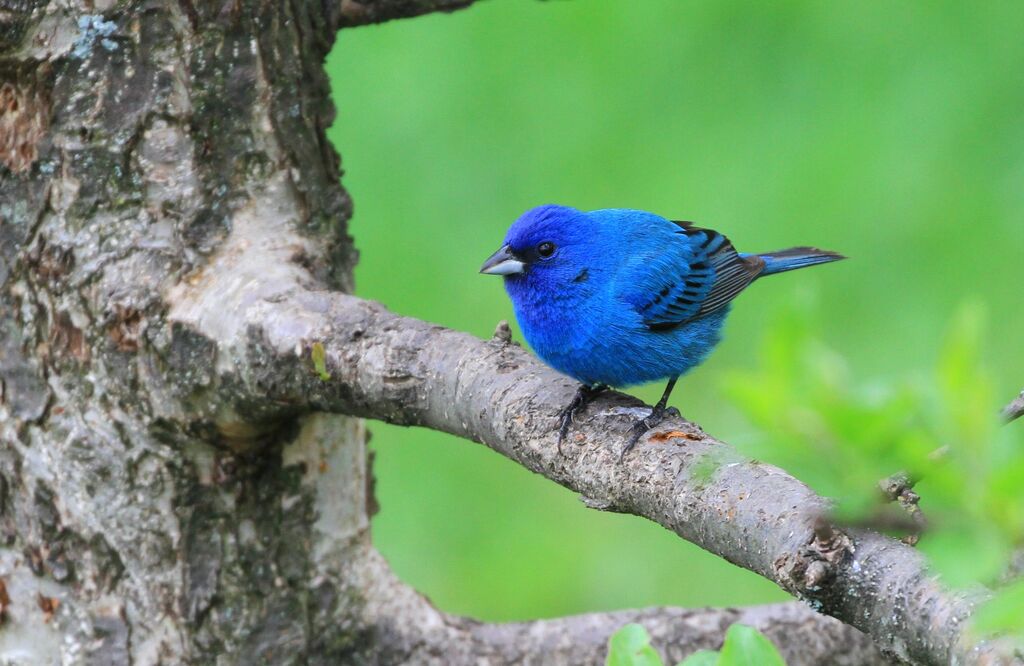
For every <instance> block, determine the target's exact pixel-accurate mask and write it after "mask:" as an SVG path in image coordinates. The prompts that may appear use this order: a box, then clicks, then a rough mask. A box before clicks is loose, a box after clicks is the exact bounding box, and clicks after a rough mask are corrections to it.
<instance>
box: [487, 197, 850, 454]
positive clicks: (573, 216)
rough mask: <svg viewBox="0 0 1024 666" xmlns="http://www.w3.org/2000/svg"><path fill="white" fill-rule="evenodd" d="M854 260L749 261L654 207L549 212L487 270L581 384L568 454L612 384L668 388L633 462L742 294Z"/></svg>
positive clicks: (779, 257) (527, 327)
mask: <svg viewBox="0 0 1024 666" xmlns="http://www.w3.org/2000/svg"><path fill="white" fill-rule="evenodd" d="M843 258H844V257H843V256H842V255H840V254H837V253H835V252H827V251H824V250H818V249H815V248H810V247H794V248H790V249H788V250H781V251H779V252H768V253H766V254H746V253H742V252H737V251H736V250H735V248H733V246H732V243H730V242H729V239H728V238H726V237H725V236H723V235H722V234H720V233H718V232H717V231H712V230H711V229H702V228H700V227H697V226H694V225H693V224H692V223H690V222H675V221H670V220H667V219H665V218H663V217H661V216H659V215H655V214H653V213H648V212H645V211H642V210H629V209H606V210H595V211H589V212H584V211H580V210H576V209H575V208H569V207H566V206H555V205H547V206H539V207H537V208H533V209H531V210H528V211H527V212H526V213H524V214H523V215H522V217H520V218H519V219H518V220H516V221H515V222H514V223H513V224H512V226H511V227H510V228H509V230H508V233H507V234H506V235H505V242H504V244H503V245H502V247H501V249H500V250H498V251H497V252H495V253H494V254H493V255H491V257H490V258H488V259H487V261H486V262H485V263H484V265H483V267H482V268H481V269H480V272H481V273H486V274H490V275H502V276H504V279H505V289H506V291H507V292H508V295H509V298H511V299H512V305H513V308H514V309H515V313H516V319H517V320H518V321H519V326H520V328H522V331H523V336H524V337H525V338H526V341H527V342H528V343H529V344H530V346H531V347H533V349H534V351H535V352H536V353H537V355H538V356H540V357H541V358H542V359H543V360H544V361H545V362H546V363H547V364H548V365H550V366H551V367H553V368H554V369H555V370H558V371H559V372H562V373H564V374H566V375H569V376H570V377H572V378H574V379H576V380H577V381H579V382H580V383H581V386H580V388H579V390H578V391H577V393H576V395H575V397H574V398H573V400H572V402H571V403H570V404H569V405H568V406H567V407H566V408H565V409H564V410H563V411H562V413H561V418H560V425H559V439H558V442H559V446H561V443H562V441H563V440H564V438H565V436H566V434H567V433H568V430H569V426H570V424H571V423H572V422H573V420H574V419H575V417H576V416H577V415H578V414H579V413H580V412H581V411H582V410H583V409H584V408H585V407H586V405H587V404H588V403H589V402H590V401H591V400H592V399H593V398H594V397H595V396H596V395H597V394H598V393H600V392H601V391H603V390H605V389H606V388H608V387H609V386H616V387H625V386H630V385H634V384H641V383H644V382H650V381H654V380H659V379H668V385H667V386H666V387H665V392H664V393H663V394H662V396H661V399H660V400H659V401H658V404H657V405H655V407H654V409H653V410H652V411H651V413H650V415H649V416H647V417H646V418H643V419H640V420H639V421H637V423H636V424H634V426H633V430H632V434H631V436H630V438H629V440H628V441H627V443H626V446H625V448H624V449H623V450H622V454H621V456H624V455H625V454H626V453H627V452H628V451H629V450H630V449H631V448H633V446H635V445H636V443H637V441H638V440H639V439H640V437H641V436H642V435H643V434H644V433H646V432H648V431H649V430H650V429H652V428H654V427H656V426H657V425H658V424H659V423H660V422H661V421H662V420H663V419H664V418H665V416H666V415H667V414H670V413H671V414H676V415H677V414H678V412H677V411H675V410H674V409H671V408H669V409H666V405H667V403H668V398H669V394H671V393H672V389H673V388H674V387H675V384H676V380H678V379H679V377H680V376H681V375H683V374H684V373H686V372H687V371H688V370H690V369H691V368H693V367H695V366H697V365H699V364H700V363H701V362H703V361H704V359H705V358H707V356H708V354H709V353H710V352H711V350H712V349H713V348H714V347H715V345H716V344H718V342H719V340H721V328H722V324H723V322H724V321H725V317H726V315H727V314H728V312H729V307H730V304H731V302H732V299H734V298H735V297H736V295H737V294H739V293H740V292H741V291H743V290H744V289H745V288H746V287H747V286H748V285H749V284H750V283H751V282H753V281H754V280H756V279H758V278H759V277H762V276H765V275H773V274H775V273H782V272H785V271H790V270H794V269H796V268H803V267H805V266H814V265H816V264H824V263H828V262H830V261H836V260H839V259H843ZM621 456H620V459H621Z"/></svg>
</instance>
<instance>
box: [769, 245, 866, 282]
mask: <svg viewBox="0 0 1024 666" xmlns="http://www.w3.org/2000/svg"><path fill="white" fill-rule="evenodd" d="M758 256H759V257H761V259H763V260H764V270H763V271H761V275H774V274H775V273H784V272H786V271H792V270H796V269H797V268H804V267H806V266H816V265H817V264H827V263H829V262H830V261H839V260H840V259H846V257H844V256H843V255H841V254H839V253H838V252H829V251H828V250H819V249H817V248H814V247H791V248H789V249H788V250H779V251H778V252H766V253H765V254H759V255H758Z"/></svg>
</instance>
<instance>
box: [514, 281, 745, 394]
mask: <svg viewBox="0 0 1024 666" xmlns="http://www.w3.org/2000/svg"><path fill="white" fill-rule="evenodd" d="M506 287H507V289H508V291H509V296H510V297H511V299H512V302H513V305H514V308H515V314H516V319H517V321H518V322H519V326H520V328H521V329H522V331H523V336H524V337H525V338H526V341H527V343H529V345H530V347H531V348H533V350H534V351H535V352H536V353H537V355H538V356H540V357H541V358H542V359H543V360H544V361H545V362H546V363H547V364H548V365H550V366H551V367H553V368H555V369H556V370H558V371H559V372H562V373H564V374H566V375H569V376H570V377H572V378H574V379H576V380H577V381H580V382H583V383H585V384H608V385H610V386H630V385H634V384H642V383H645V382H650V381H655V380H659V379H664V378H667V377H673V376H677V375H682V374H685V373H686V372H687V371H689V370H690V369H692V368H693V367H694V366H696V365H699V364H700V363H701V362H702V361H703V360H704V359H705V358H706V357H707V355H708V354H709V353H710V352H711V350H712V349H713V348H714V347H715V345H716V344H718V342H719V340H720V339H721V335H720V332H721V327H722V323H723V320H724V319H725V315H726V313H727V309H723V310H722V311H720V312H717V313H714V314H712V315H709V316H707V317H703V318H701V319H697V320H695V321H692V322H689V323H687V324H684V325H681V326H679V327H677V328H675V329H672V330H665V331H653V330H651V329H650V328H648V327H647V326H646V325H645V324H644V323H643V321H642V320H641V317H640V315H639V314H638V313H637V312H636V311H635V310H633V309H632V308H631V307H628V304H625V303H622V302H621V301H617V300H616V299H615V298H614V297H613V295H612V294H611V293H609V292H610V285H609V288H606V289H601V288H595V289H593V290H592V291H591V293H589V294H587V295H586V296H585V297H578V296H579V295H578V294H577V295H575V296H577V297H573V296H574V295H572V294H568V295H562V297H559V296H558V295H552V294H544V293H543V292H542V291H541V290H531V289H530V288H529V287H528V286H527V285H526V284H525V280H521V279H520V280H516V279H510V280H507V281H506Z"/></svg>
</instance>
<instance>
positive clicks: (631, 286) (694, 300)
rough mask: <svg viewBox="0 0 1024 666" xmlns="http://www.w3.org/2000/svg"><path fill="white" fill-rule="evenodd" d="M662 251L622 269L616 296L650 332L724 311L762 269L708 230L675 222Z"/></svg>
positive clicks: (759, 262) (753, 258) (755, 260)
mask: <svg viewBox="0 0 1024 666" xmlns="http://www.w3.org/2000/svg"><path fill="white" fill-rule="evenodd" d="M675 224H676V225H677V228H675V229H674V230H673V232H672V234H671V235H670V236H667V237H666V238H665V239H664V240H665V241H666V243H665V245H664V247H661V248H659V250H658V251H657V253H655V254H648V255H647V256H640V257H638V258H637V259H638V260H637V261H634V262H631V264H630V265H629V266H628V267H627V268H626V270H625V271H624V273H625V274H624V275H623V280H622V281H621V282H620V284H621V285H622V287H621V291H620V294H621V295H622V296H623V298H624V299H625V300H626V301H627V302H629V303H630V304H631V305H632V306H633V307H634V308H635V309H636V310H637V312H638V313H639V314H640V316H641V318H642V319H643V322H644V324H645V325H646V326H647V327H648V328H650V329H652V330H669V329H672V328H675V327H676V326H679V325H680V324H684V323H686V322H688V321H692V320H694V319H697V318H699V317H703V316H705V315H708V314H711V313H712V312H716V311H717V310H720V309H721V308H723V307H725V305H726V304H728V303H729V301H731V300H732V299H733V298H735V297H736V295H737V294H739V293H740V292H741V291H743V289H744V288H745V287H746V286H747V285H749V284H750V283H751V282H753V281H754V279H755V278H756V277H757V276H758V274H760V272H761V270H762V269H763V268H764V260H762V259H761V258H760V257H757V256H747V257H744V256H740V254H739V253H737V252H736V249H735V248H734V247H733V246H732V243H730V242H729V239H728V238H726V237H725V236H723V235H722V234H720V233H718V232H717V231H712V230H711V229H702V228H700V227H696V226H693V224H692V223H689V222H676V223H675Z"/></svg>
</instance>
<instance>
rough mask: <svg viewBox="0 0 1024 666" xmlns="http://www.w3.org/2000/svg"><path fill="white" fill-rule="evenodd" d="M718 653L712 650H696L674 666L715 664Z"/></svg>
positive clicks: (710, 665)
mask: <svg viewBox="0 0 1024 666" xmlns="http://www.w3.org/2000/svg"><path fill="white" fill-rule="evenodd" d="M717 664H718V653H717V652H715V651H714V650H697V651H696V652H694V653H693V654H691V655H690V656H689V657H687V658H686V659H683V660H682V661H681V662H679V663H678V664H676V666H717Z"/></svg>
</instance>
